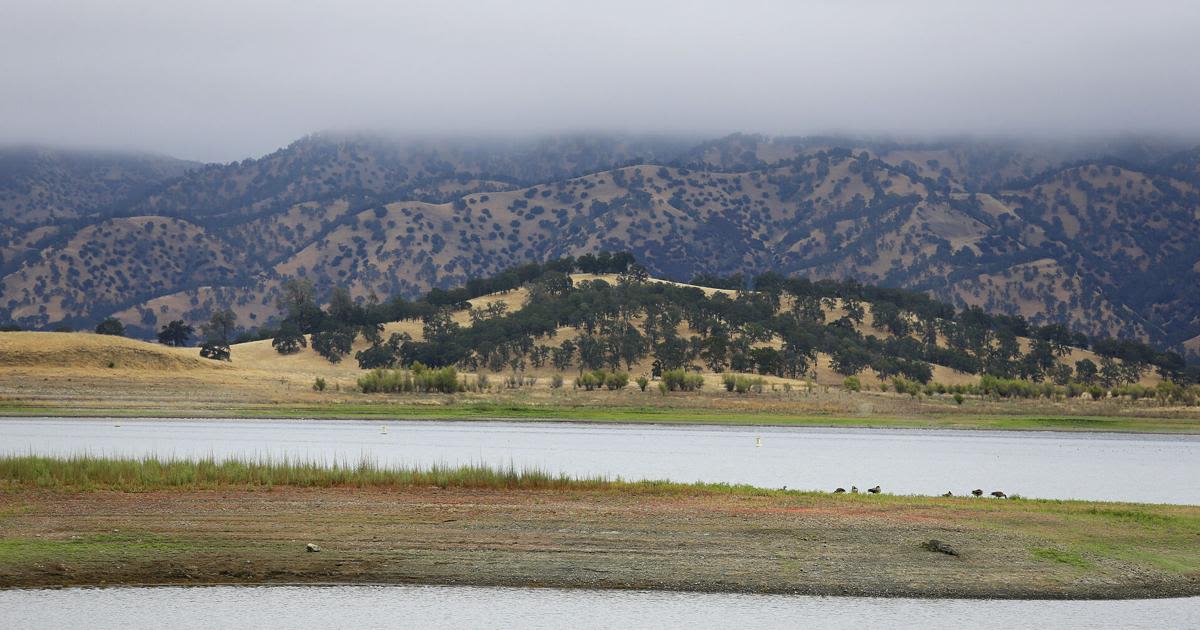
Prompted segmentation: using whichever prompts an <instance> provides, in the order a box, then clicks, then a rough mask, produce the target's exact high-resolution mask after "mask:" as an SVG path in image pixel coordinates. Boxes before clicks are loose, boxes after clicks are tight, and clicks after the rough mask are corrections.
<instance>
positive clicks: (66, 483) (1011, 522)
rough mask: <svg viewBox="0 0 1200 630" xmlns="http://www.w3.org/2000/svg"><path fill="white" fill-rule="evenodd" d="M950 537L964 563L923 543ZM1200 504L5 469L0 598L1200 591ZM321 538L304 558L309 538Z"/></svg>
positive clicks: (142, 468) (363, 469)
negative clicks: (218, 587)
mask: <svg viewBox="0 0 1200 630" xmlns="http://www.w3.org/2000/svg"><path fill="white" fill-rule="evenodd" d="M931 539H936V540H939V541H942V542H944V543H947V544H949V545H950V546H951V547H953V549H954V550H955V551H956V552H957V553H958V555H957V556H951V555H946V554H943V553H936V552H932V551H929V550H927V543H928V542H929V540H931ZM1197 540H1200V507H1197V506H1169V505H1140V504H1119V503H1101V502H1085V501H1046V500H992V499H976V498H960V497H954V498H941V497H912V496H890V495H881V496H869V495H833V494H825V493H814V492H794V491H782V490H764V489H757V488H750V487H743V486H722V485H703V484H679V483H670V482H623V481H620V480H612V479H601V478H588V479H572V478H567V477H562V476H558V475H550V474H546V473H544V472H541V471H537V470H514V469H491V468H483V467H464V468H431V469H419V470H418V469H402V468H400V469H386V468H380V467H375V466H370V465H357V464H356V465H347V466H340V467H330V468H325V467H319V466H315V465H312V464H308V463H303V462H274V463H272V462H247V461H240V462H239V461H234V462H227V463H216V462H212V461H169V462H161V461H154V460H109V459H102V458H84V457H80V458H72V459H48V458H38V457H11V458H5V459H0V587H5V586H6V587H16V586H45V585H62V584H135V583H136V584H159V583H178V584H210V583H230V582H232V583H297V582H299V583H304V582H322V583H329V582H337V583H356V582H378V583H423V584H478V585H503V586H527V585H538V586H560V587H595V588H652V589H680V590H701V591H739V592H776V593H809V594H823V595H837V594H854V595H877V596H916V597H1035V598H1093V597H1154V596H1175V595H1200V546H1197V544H1196V541H1197ZM307 543H314V544H317V545H319V546H320V547H321V551H320V552H319V553H306V552H305V545H306V544H307Z"/></svg>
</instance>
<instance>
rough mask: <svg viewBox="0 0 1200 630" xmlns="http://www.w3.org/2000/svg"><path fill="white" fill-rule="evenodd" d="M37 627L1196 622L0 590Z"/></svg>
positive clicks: (485, 596)
mask: <svg viewBox="0 0 1200 630" xmlns="http://www.w3.org/2000/svg"><path fill="white" fill-rule="evenodd" d="M0 611H2V612H0V615H2V616H3V619H4V622H5V626H6V627H9V628H22V629H25V630H39V629H42V628H46V629H50V628H54V629H58V628H92V629H94V630H105V629H108V628H112V629H114V630H116V629H136V628H184V629H186V628H199V629H203V630H211V629H212V628H271V629H283V628H354V629H355V630H365V629H369V628H572V629H573V630H584V629H588V628H789V629H790V628H803V627H819V628H853V629H858V628H922V629H924V630H931V629H936V628H955V629H957V628H982V629H989V628H1030V627H1037V628H1057V629H1070V628H1196V627H1200V598H1194V597H1193V598H1187V599H1160V600H1119V601H1019V600H1018V601H1004V600H982V601H981V600H918V599H875V598H861V597H834V598H829V597H799V596H786V595H735V594H711V593H672V592H650V591H586V590H552V589H519V588H476V587H439V586H329V587H313V586H308V587H302V586H296V587H289V586H279V587H236V586H214V587H192V588H114V589H63V590H27V591H0Z"/></svg>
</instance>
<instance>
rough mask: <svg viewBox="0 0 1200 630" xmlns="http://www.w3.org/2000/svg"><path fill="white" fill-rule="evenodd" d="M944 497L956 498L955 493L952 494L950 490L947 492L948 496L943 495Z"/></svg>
mask: <svg viewBox="0 0 1200 630" xmlns="http://www.w3.org/2000/svg"><path fill="white" fill-rule="evenodd" d="M942 496H944V497H952V496H954V493H953V492H950V491H949V490H947V491H946V494H943V495H942Z"/></svg>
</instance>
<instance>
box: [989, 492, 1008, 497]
mask: <svg viewBox="0 0 1200 630" xmlns="http://www.w3.org/2000/svg"><path fill="white" fill-rule="evenodd" d="M992 496H994V497H996V498H997V499H1005V498H1008V495H1007V494H1004V493H1003V492H1000V491H999V490H997V491H995V492H993V493H992Z"/></svg>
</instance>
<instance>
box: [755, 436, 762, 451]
mask: <svg viewBox="0 0 1200 630" xmlns="http://www.w3.org/2000/svg"><path fill="white" fill-rule="evenodd" d="M754 448H762V438H761V437H758V436H757V435H756V436H754Z"/></svg>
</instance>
